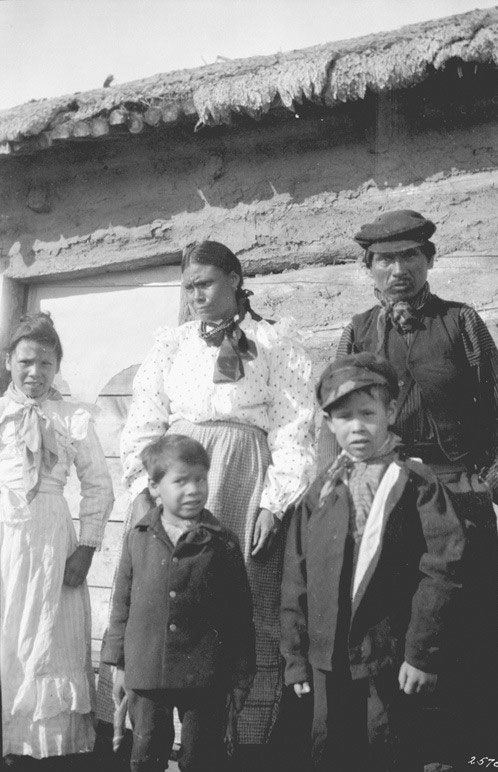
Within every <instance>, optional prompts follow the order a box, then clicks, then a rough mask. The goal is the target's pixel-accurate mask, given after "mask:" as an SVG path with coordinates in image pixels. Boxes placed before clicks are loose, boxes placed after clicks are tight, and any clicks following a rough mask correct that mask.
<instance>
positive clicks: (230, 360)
mask: <svg viewBox="0 0 498 772" xmlns="http://www.w3.org/2000/svg"><path fill="white" fill-rule="evenodd" d="M242 319H243V316H242V317H241V316H240V314H236V315H235V316H234V317H233V318H232V319H225V320H224V321H222V322H220V323H219V324H215V325H208V324H206V322H201V325H200V329H199V335H200V337H201V338H202V340H203V341H205V342H206V344H207V345H208V346H216V347H217V348H219V352H218V356H217V357H216V361H215V363H214V374H213V383H231V382H233V381H240V379H241V378H243V377H244V365H243V360H244V359H245V360H247V361H250V360H252V359H256V357H257V355H258V352H257V349H256V345H255V343H254V342H253V341H252V340H249V339H248V338H247V336H246V334H245V332H244V331H243V330H242V329H241V327H240V322H241V321H242Z"/></svg>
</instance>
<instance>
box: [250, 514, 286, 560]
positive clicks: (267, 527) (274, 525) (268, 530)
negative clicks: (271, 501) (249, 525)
mask: <svg viewBox="0 0 498 772" xmlns="http://www.w3.org/2000/svg"><path fill="white" fill-rule="evenodd" d="M280 527H281V522H280V520H279V519H278V517H276V515H274V514H273V512H270V510H269V509H262V510H261V511H260V513H259V515H258V519H257V520H256V525H255V527H254V536H253V537H252V546H253V550H252V552H251V555H252V556H253V557H255V556H256V555H259V557H262V553H263V551H264V552H265V553H266V556H268V554H269V553H270V550H271V547H272V545H273V542H274V541H275V538H276V536H277V534H278V533H279V531H280Z"/></svg>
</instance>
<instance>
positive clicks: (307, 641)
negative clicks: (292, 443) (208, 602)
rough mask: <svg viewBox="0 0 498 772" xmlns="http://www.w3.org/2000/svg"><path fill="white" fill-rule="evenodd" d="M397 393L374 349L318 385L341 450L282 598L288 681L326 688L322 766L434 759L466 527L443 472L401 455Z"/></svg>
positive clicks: (302, 528)
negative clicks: (435, 720)
mask: <svg viewBox="0 0 498 772" xmlns="http://www.w3.org/2000/svg"><path fill="white" fill-rule="evenodd" d="M397 394H398V385H397V377H396V373H395V372H394V370H393V369H392V368H391V367H390V365H389V364H388V363H387V361H386V360H385V359H383V358H382V357H379V356H378V355H375V354H369V353H364V354H360V355H356V356H350V357H346V358H344V359H342V360H339V361H336V362H335V363H333V364H331V365H329V366H328V367H327V368H326V369H325V371H324V372H323V374H322V376H321V378H320V381H319V384H318V387H317V396H318V401H319V403H320V405H321V407H322V408H323V410H324V411H325V413H326V420H327V422H328V424H329V426H330V428H331V430H332V431H333V433H334V435H335V437H336V439H337V441H338V443H339V445H340V447H341V449H342V452H341V453H340V455H339V456H338V458H337V459H336V461H335V462H334V463H333V464H332V466H331V467H330V468H329V469H327V470H326V471H324V472H322V473H321V474H320V475H319V476H318V478H317V479H316V480H315V482H314V483H313V484H312V486H311V488H310V489H309V491H308V493H307V494H306V496H305V498H304V500H303V502H302V504H301V506H300V508H299V510H298V512H297V513H296V516H295V518H294V520H293V522H292V524H291V528H290V532H289V537H288V542H287V549H286V557H285V564H284V577H283V583H282V605H281V622H282V644H281V650H282V654H283V656H284V657H285V660H286V670H285V679H286V683H287V684H288V685H293V687H294V691H295V692H296V694H297V695H298V696H299V697H300V696H302V695H303V694H306V693H307V692H309V691H312V692H313V707H314V715H313V728H312V759H313V766H314V768H315V769H317V770H322V769H323V770H331V769H337V770H341V772H346V770H351V772H353V771H354V772H374V771H375V772H377V770H379V772H380V770H389V771H391V770H399V772H411V771H412V770H413V771H414V770H422V769H423V762H422V759H421V758H419V749H420V745H419V738H418V735H417V727H416V725H415V719H416V714H415V708H416V705H417V699H418V697H417V695H419V694H422V693H424V692H425V693H430V692H432V690H433V689H434V687H435V684H436V681H437V677H438V673H440V672H442V671H444V668H445V657H446V652H447V650H448V645H449V640H450V638H451V633H452V629H453V624H454V620H455V618H456V616H457V615H458V609H459V602H460V593H461V564H462V557H463V553H464V547H465V536H464V533H463V530H462V527H461V525H460V522H459V520H458V518H457V516H456V514H455V511H454V509H453V507H452V505H451V502H450V500H449V498H448V496H447V494H446V492H445V490H444V489H443V488H442V487H441V485H440V484H439V483H438V481H437V478H436V477H435V475H434V474H433V473H432V472H431V470H430V469H429V468H428V467H426V466H424V465H423V464H421V463H420V462H418V461H415V460H412V459H406V460H402V459H401V458H400V454H399V451H398V445H399V443H400V441H399V438H398V437H397V436H396V435H394V434H393V433H391V432H390V430H389V426H390V424H391V423H392V422H393V421H394V418H395V408H396V397H397ZM334 765H335V766H334Z"/></svg>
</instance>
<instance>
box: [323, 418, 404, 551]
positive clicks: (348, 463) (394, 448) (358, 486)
mask: <svg viewBox="0 0 498 772" xmlns="http://www.w3.org/2000/svg"><path fill="white" fill-rule="evenodd" d="M400 444H401V440H400V438H399V437H398V436H397V435H396V434H393V432H389V433H388V435H387V438H386V441H385V442H384V444H383V445H382V447H381V448H379V451H378V453H377V454H376V455H375V456H373V457H372V458H368V459H366V460H364V461H359V460H357V459H355V458H353V457H352V456H350V455H349V454H348V453H347V452H346V451H345V450H343V451H342V453H341V454H340V456H338V457H337V459H336V460H335V462H334V463H333V464H332V466H331V467H330V469H329V471H328V472H327V475H326V479H325V481H324V484H323V486H322V490H321V491H320V499H319V503H320V504H322V503H323V502H324V500H325V499H326V498H327V497H328V496H329V495H330V493H331V492H332V490H333V488H334V487H335V486H336V485H337V483H338V482H339V481H342V482H344V483H345V484H346V485H347V487H348V490H349V499H350V502H349V503H350V532H351V533H352V535H353V538H354V539H355V541H360V539H361V537H362V535H363V531H364V530H365V523H366V522H367V518H368V515H369V513H370V510H371V508H372V503H373V499H374V496H375V493H376V491H377V488H378V487H379V484H380V481H381V479H382V477H383V476H384V473H385V471H386V469H387V467H388V466H389V464H390V463H391V462H392V461H394V459H395V458H397V456H398V447H399V445H400Z"/></svg>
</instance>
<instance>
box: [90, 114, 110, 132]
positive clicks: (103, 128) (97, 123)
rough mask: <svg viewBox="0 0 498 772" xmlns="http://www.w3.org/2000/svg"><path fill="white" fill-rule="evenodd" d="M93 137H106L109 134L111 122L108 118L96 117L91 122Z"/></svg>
mask: <svg viewBox="0 0 498 772" xmlns="http://www.w3.org/2000/svg"><path fill="white" fill-rule="evenodd" d="M91 134H92V137H104V136H105V135H106V134H109V124H108V122H107V118H102V117H100V118H94V119H93V121H92V123H91Z"/></svg>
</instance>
